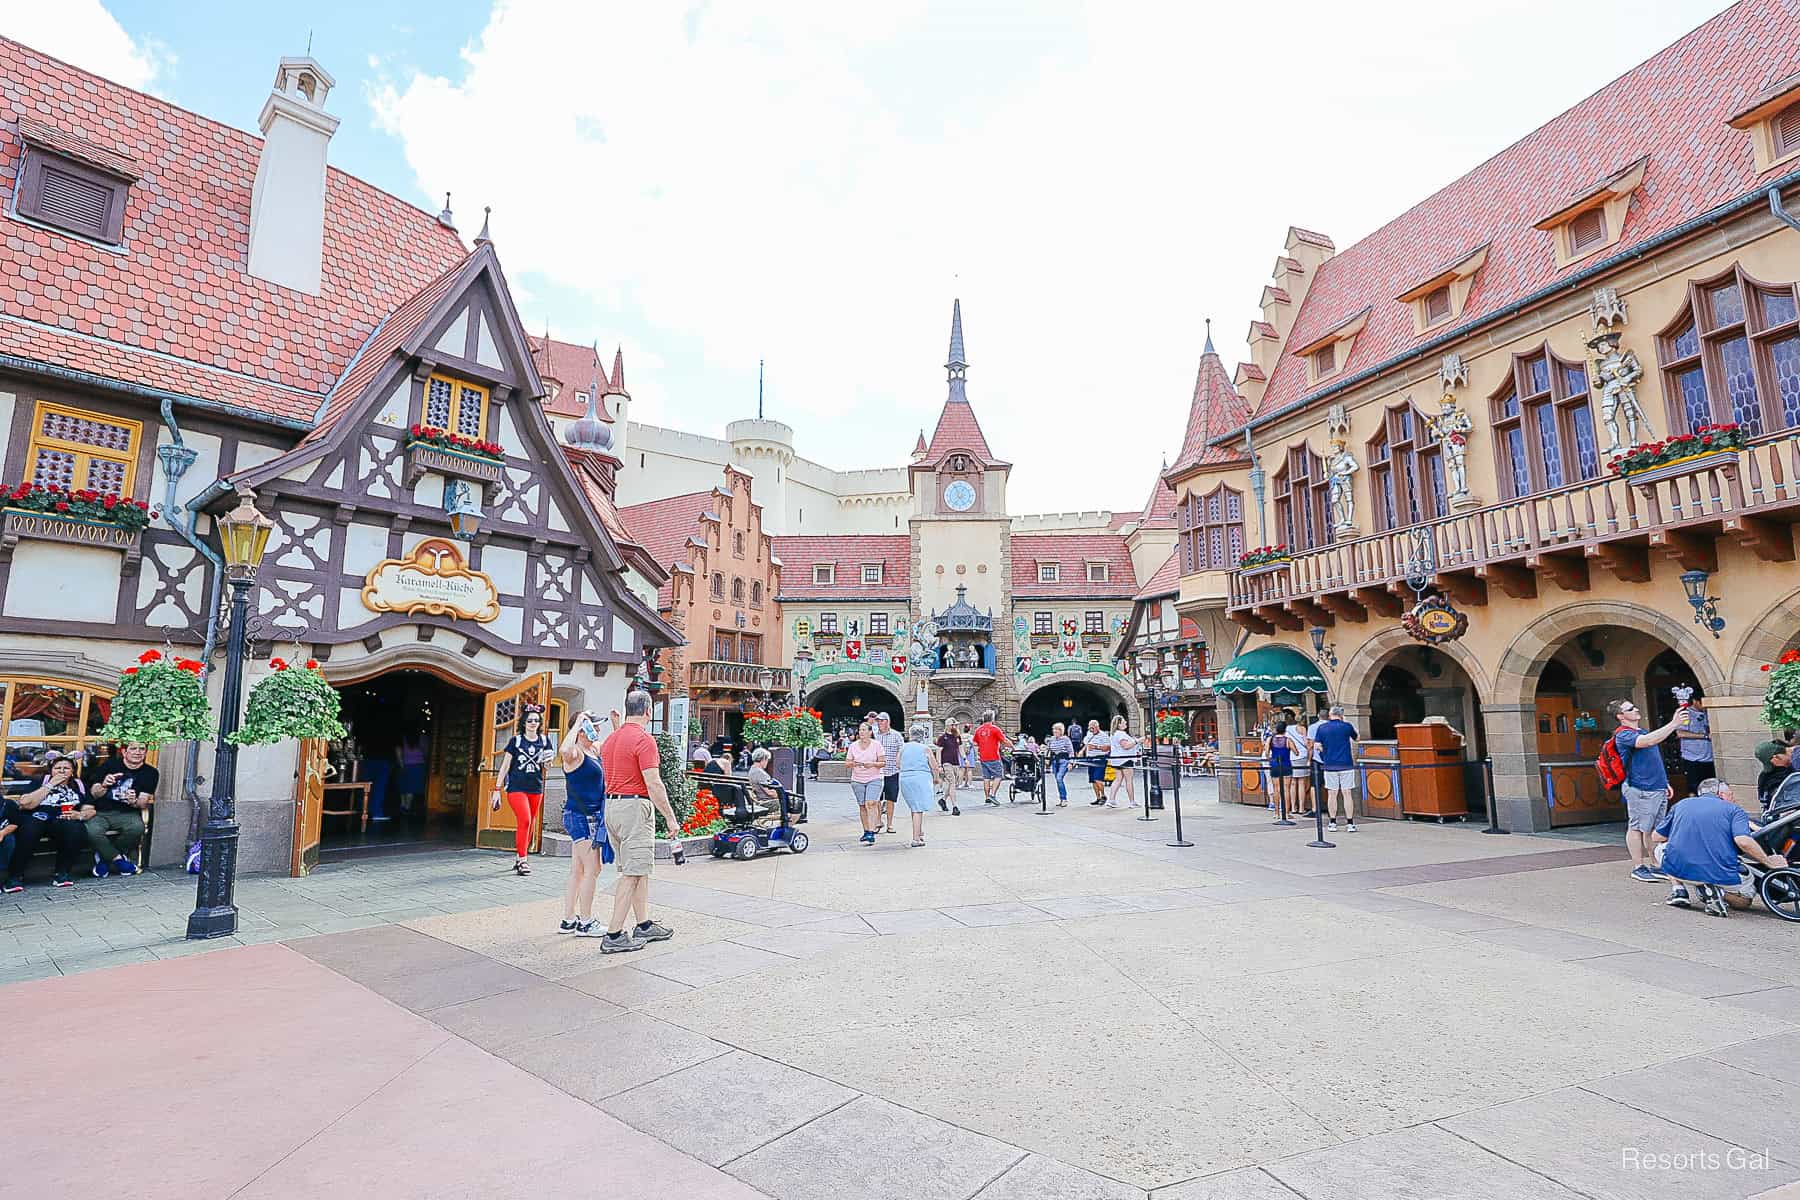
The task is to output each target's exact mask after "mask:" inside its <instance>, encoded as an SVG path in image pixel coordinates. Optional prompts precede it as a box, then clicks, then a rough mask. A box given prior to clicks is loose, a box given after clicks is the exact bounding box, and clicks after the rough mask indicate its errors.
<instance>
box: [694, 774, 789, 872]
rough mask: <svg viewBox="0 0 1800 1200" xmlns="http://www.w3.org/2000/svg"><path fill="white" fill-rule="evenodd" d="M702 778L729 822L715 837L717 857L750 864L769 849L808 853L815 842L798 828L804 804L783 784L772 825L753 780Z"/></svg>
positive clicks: (716, 776)
mask: <svg viewBox="0 0 1800 1200" xmlns="http://www.w3.org/2000/svg"><path fill="white" fill-rule="evenodd" d="M701 779H702V780H703V781H704V782H703V783H702V784H701V786H702V787H707V788H711V789H712V793H713V795H714V796H715V797H717V798H718V801H719V815H720V816H721V817H723V818H724V819H725V821H726V822H727V824H726V827H725V828H724V829H721V830H719V832H717V833H715V834H713V840H712V855H713V857H714V858H736V859H741V860H743V861H745V862H748V861H749V860H750V859H753V858H755V857H756V856H757V855H759V854H762V853H765V852H766V851H769V850H783V849H785V850H789V851H791V852H793V853H795V854H804V853H806V847H807V846H808V845H809V844H810V840H811V839H809V838H808V837H807V836H806V834H805V833H804V832H803V831H802V830H799V829H796V828H795V827H794V826H795V823H796V822H797V821H800V820H802V819H804V818H805V816H806V810H805V808H804V801H797V800H795V799H794V798H792V797H790V796H789V795H788V791H787V789H786V788H784V787H782V786H781V785H780V784H779V783H777V784H776V785H775V791H776V796H777V802H776V809H777V812H776V817H775V823H774V824H773V825H770V824H767V823H766V822H765V819H766V818H767V817H768V816H769V806H768V805H766V804H760V803H758V802H757V798H756V796H755V795H754V794H753V791H752V788H751V786H750V781H749V780H747V779H738V778H735V777H733V776H730V775H725V776H720V775H703V776H701Z"/></svg>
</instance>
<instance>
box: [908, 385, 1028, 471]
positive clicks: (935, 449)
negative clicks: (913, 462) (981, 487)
mask: <svg viewBox="0 0 1800 1200" xmlns="http://www.w3.org/2000/svg"><path fill="white" fill-rule="evenodd" d="M956 450H962V451H965V452H966V453H968V454H969V455H971V456H972V457H973V458H974V459H975V461H977V462H979V463H980V464H981V465H982V466H984V467H1004V466H1007V465H1008V464H1007V463H1004V462H1002V461H1001V460H999V459H998V458H995V457H994V452H993V451H992V450H990V449H988V443H987V438H986V437H985V436H983V434H982V432H981V422H979V421H977V420H976V419H975V408H974V406H973V405H971V404H970V403H969V402H968V401H967V400H946V401H945V402H944V411H942V412H941V413H939V414H938V422H937V428H936V429H934V430H932V431H931V444H930V445H928V446H927V447H926V448H925V457H924V458H923V459H922V460H921V464H922V465H924V466H932V467H935V466H937V465H938V464H939V463H941V462H943V461H944V458H945V456H946V455H948V454H950V453H951V452H953V451H956Z"/></svg>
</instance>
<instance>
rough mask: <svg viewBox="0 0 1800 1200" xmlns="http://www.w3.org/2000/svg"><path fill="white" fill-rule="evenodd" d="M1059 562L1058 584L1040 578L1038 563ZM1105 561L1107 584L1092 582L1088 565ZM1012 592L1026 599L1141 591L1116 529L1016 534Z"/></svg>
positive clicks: (1108, 596)
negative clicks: (1105, 531)
mask: <svg viewBox="0 0 1800 1200" xmlns="http://www.w3.org/2000/svg"><path fill="white" fill-rule="evenodd" d="M1044 562H1054V563H1056V564H1057V581H1056V582H1055V583H1039V582H1038V564H1039V563H1044ZM1090 562H1103V563H1105V564H1106V582H1105V583H1089V582H1088V577H1087V564H1088V563H1090ZM1012 576H1013V579H1012V583H1013V595H1014V596H1016V597H1021V598H1025V599H1037V598H1045V599H1049V598H1054V597H1059V596H1060V597H1089V598H1091V599H1095V600H1129V599H1130V598H1131V597H1132V595H1133V593H1135V592H1136V591H1137V576H1136V574H1135V573H1133V571H1132V569H1131V551H1130V550H1129V549H1128V548H1127V547H1126V545H1125V539H1124V537H1123V536H1121V535H1120V534H1116V533H1015V534H1013V538H1012Z"/></svg>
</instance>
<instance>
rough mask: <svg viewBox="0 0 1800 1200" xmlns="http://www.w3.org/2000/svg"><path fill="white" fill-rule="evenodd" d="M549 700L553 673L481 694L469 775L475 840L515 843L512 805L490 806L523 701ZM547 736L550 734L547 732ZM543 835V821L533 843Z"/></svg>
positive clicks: (500, 845)
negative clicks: (479, 715)
mask: <svg viewBox="0 0 1800 1200" xmlns="http://www.w3.org/2000/svg"><path fill="white" fill-rule="evenodd" d="M549 701H550V673H549V672H548V671H545V672H542V673H540V674H537V675H527V676H526V677H525V678H524V679H521V680H520V681H519V682H517V683H513V684H508V685H507V686H506V687H503V688H501V689H500V690H499V691H495V692H489V693H488V694H487V695H486V696H485V697H483V698H482V705H481V724H480V726H478V727H477V729H476V737H477V739H478V741H477V743H476V758H475V772H474V773H473V774H472V775H471V776H470V777H469V795H470V797H471V798H472V799H473V800H474V802H475V844H476V845H477V846H482V847H485V848H487V849H490V850H508V849H511V848H512V845H513V830H514V829H516V828H517V827H518V821H517V819H516V818H515V817H514V816H513V812H512V807H511V806H510V805H508V804H507V803H506V802H505V801H504V800H502V801H501V803H500V810H499V811H498V812H495V811H494V810H493V809H492V808H490V807H489V802H490V801H491V800H492V798H493V794H494V785H495V784H496V783H504V782H505V781H504V780H502V779H501V778H500V768H501V765H502V764H503V763H504V762H505V759H506V753H505V752H506V743H507V742H508V741H510V740H511V739H512V736H513V733H514V732H515V731H516V730H517V728H518V723H519V706H520V705H522V704H543V705H546V706H548V704H549ZM549 723H550V720H549V713H548V711H546V712H545V714H544V724H545V726H546V728H547V727H548V726H549ZM546 736H548V735H546ZM542 836H543V822H542V821H541V820H540V821H539V822H538V827H537V828H535V829H533V830H532V831H531V846H532V848H533V849H536V848H537V845H538V841H539V839H540V838H541V837H542Z"/></svg>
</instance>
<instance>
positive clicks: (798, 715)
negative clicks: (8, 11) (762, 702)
mask: <svg viewBox="0 0 1800 1200" xmlns="http://www.w3.org/2000/svg"><path fill="white" fill-rule="evenodd" d="M744 740H746V741H748V742H749V743H750V744H752V745H755V746H788V747H791V748H792V749H795V750H803V749H808V748H815V749H816V748H817V747H819V746H823V745H824V744H825V726H824V725H823V724H822V723H821V722H820V720H819V712H818V710H817V709H812V708H790V709H785V710H783V711H781V712H773V713H752V714H750V715H749V716H747V717H745V718H744Z"/></svg>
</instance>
